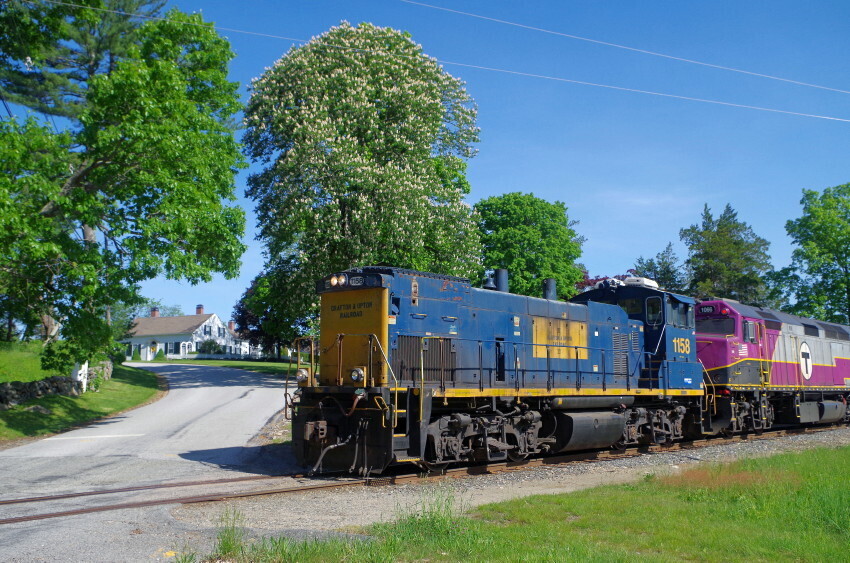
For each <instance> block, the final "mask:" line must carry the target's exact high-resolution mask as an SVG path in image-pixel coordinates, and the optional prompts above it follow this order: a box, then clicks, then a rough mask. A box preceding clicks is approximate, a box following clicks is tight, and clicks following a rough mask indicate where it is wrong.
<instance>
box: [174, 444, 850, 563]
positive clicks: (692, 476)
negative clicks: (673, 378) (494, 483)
mask: <svg viewBox="0 0 850 563" xmlns="http://www.w3.org/2000/svg"><path fill="white" fill-rule="evenodd" d="M848 474H850V448H842V449H819V450H810V451H807V452H802V453H797V454H784V455H779V456H775V457H771V458H761V459H753V460H744V461H741V462H738V463H734V464H731V465H714V466H699V467H696V468H693V469H691V470H689V471H685V472H683V473H681V474H678V475H674V476H671V477H664V478H647V479H645V480H644V481H642V482H639V483H635V484H630V485H617V486H606V487H600V488H596V489H590V490H586V491H580V492H576V493H572V494H562V495H546V496H534V497H528V498H523V499H519V500H515V501H511V502H506V503H499V504H492V505H488V506H483V507H480V508H478V509H476V510H474V511H473V512H472V513H471V514H468V515H459V514H458V511H457V510H456V509H455V507H454V506H453V501H452V497H451V493H450V491H448V490H447V489H439V488H438V489H436V492H434V493H432V496H431V497H430V498H429V499H427V500H428V502H426V503H424V505H423V508H422V510H421V511H419V512H416V513H413V514H407V515H402V516H401V517H400V518H399V520H398V521H396V522H394V523H389V524H378V525H374V526H371V527H370V528H369V529H368V530H366V531H365V532H364V533H367V534H369V535H371V536H372V539H371V540H369V541H357V540H348V541H344V540H331V541H317V540H313V541H306V542H305V541H293V540H288V539H278V538H267V539H265V540H262V541H260V542H248V541H246V539H245V537H244V535H243V533H242V531H241V528H240V527H239V524H240V522H239V519H238V517H235V516H234V515H232V514H230V515H227V516H228V518H227V522H226V523H225V524H226V525H224V526H223V527H222V529H221V531H220V533H219V539H218V544H217V546H216V547H217V548H216V552H215V553H214V554H213V555H212V556H210V557H209V558H208V559H207V560H215V561H218V560H227V561H252V562H253V561H269V562H271V561H281V562H282V561H302V562H310V561H317V562H318V561H352V562H358V563H359V562H369V561H376V562H377V561H581V562H584V561H623V562H632V561H648V562H649V561H651V562H658V561H670V562H674V561H675V562H678V561H682V560H686V561H717V562H726V561H765V562H767V561H836V560H844V559H845V558H846V554H845V555H841V554H842V553H845V551H846V547H847V545H848V543H850V501H848V500H847V485H846V483H847V477H846V476H847V475H848ZM195 559H196V556H195V555H194V554H184V555H183V556H181V560H182V561H193V560H195Z"/></svg>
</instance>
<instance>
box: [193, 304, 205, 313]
mask: <svg viewBox="0 0 850 563" xmlns="http://www.w3.org/2000/svg"><path fill="white" fill-rule="evenodd" d="M195 314H196V315H203V314H204V306H203V305H195Z"/></svg>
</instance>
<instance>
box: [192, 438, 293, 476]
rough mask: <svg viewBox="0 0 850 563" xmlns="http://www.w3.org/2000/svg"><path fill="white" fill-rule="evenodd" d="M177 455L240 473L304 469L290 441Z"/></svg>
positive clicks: (279, 473) (273, 472)
mask: <svg viewBox="0 0 850 563" xmlns="http://www.w3.org/2000/svg"><path fill="white" fill-rule="evenodd" d="M179 455H180V457H181V458H183V459H186V460H189V461H196V462H199V463H204V464H207V465H214V466H217V467H219V468H221V469H226V470H228V471H238V472H240V473H255V474H258V475H288V474H291V473H297V472H299V471H300V470H302V469H303V468H302V467H301V466H299V465H298V464H297V462H296V461H295V456H294V454H293V453H292V447H291V446H290V444H289V443H284V444H267V445H263V446H232V447H227V448H212V449H209V450H193V451H190V452H184V453H181V454H179Z"/></svg>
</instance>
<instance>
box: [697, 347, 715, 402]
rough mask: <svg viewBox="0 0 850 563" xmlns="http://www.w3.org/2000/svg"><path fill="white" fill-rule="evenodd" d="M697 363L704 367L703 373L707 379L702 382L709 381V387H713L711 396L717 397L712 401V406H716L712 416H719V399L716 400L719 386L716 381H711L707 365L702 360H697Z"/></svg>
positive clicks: (704, 378)
mask: <svg viewBox="0 0 850 563" xmlns="http://www.w3.org/2000/svg"><path fill="white" fill-rule="evenodd" d="M697 361H698V362H699V363H700V365H701V366H702V371H703V373H705V377H703V378H702V380H703V381H705V380H706V379H707V380H708V383H709V385H711V396H712V397H715V399H713V400H711V404H712V405H713V406H714V409H713V412H712V413H711V414H715V415H716V414H717V399H716V397H717V386H716V385H715V384H714V380H713V379H711V374H710V373H708V370H707V369H705V364H704V363H702V360H700V359H699V358H697Z"/></svg>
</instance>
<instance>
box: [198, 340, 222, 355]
mask: <svg viewBox="0 0 850 563" xmlns="http://www.w3.org/2000/svg"><path fill="white" fill-rule="evenodd" d="M198 352H200V353H201V354H223V353H224V348H222V347H221V346H220V345H219V343H218V342H216V341H215V340H204V341H203V342H201V343H200V344H198Z"/></svg>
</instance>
